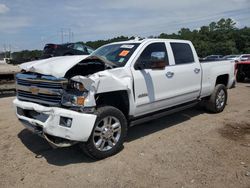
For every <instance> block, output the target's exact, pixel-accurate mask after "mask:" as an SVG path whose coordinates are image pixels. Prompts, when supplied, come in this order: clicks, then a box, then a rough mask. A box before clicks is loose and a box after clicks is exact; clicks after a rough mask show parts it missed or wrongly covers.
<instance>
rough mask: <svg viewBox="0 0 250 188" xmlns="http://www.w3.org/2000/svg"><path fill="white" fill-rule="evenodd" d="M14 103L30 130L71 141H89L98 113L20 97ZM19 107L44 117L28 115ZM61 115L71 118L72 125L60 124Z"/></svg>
mask: <svg viewBox="0 0 250 188" xmlns="http://www.w3.org/2000/svg"><path fill="white" fill-rule="evenodd" d="M13 103H14V105H15V107H16V115H17V117H18V119H19V120H21V122H23V124H24V125H25V127H30V130H32V131H33V132H35V133H38V132H39V133H41V132H42V133H43V134H44V133H45V134H48V135H51V136H55V137H59V138H63V139H67V140H70V141H80V142H85V141H87V140H88V138H89V136H90V135H91V132H92V129H93V127H94V124H95V121H96V115H94V114H85V113H80V112H75V111H72V110H67V109H63V108H58V107H45V106H42V105H39V104H36V103H32V102H24V101H20V100H18V99H15V100H14V101H13ZM18 108H19V109H21V110H31V111H34V112H37V113H40V114H43V118H41V117H40V118H38V117H39V116H34V117H30V116H26V115H25V114H21V113H19V112H18V110H17V109H18ZM36 117H37V118H36ZM44 117H45V118H44ZM61 117H67V118H71V119H72V124H71V127H65V126H62V125H60V118H61ZM27 124H29V126H27ZM32 127H33V128H32ZM37 130H39V131H37Z"/></svg>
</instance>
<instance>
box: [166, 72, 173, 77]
mask: <svg viewBox="0 0 250 188" xmlns="http://www.w3.org/2000/svg"><path fill="white" fill-rule="evenodd" d="M173 76H174V73H173V72H167V73H166V77H168V78H172V77H173Z"/></svg>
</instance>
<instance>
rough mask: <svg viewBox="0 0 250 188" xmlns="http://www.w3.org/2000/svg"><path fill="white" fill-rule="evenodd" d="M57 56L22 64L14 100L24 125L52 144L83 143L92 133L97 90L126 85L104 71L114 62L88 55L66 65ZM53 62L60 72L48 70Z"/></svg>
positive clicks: (113, 88) (57, 145) (17, 78)
mask: <svg viewBox="0 0 250 188" xmlns="http://www.w3.org/2000/svg"><path fill="white" fill-rule="evenodd" d="M60 59H61V58H56V59H52V60H51V61H48V60H47V61H46V66H45V65H44V64H43V63H41V62H39V61H38V62H36V63H28V64H26V65H25V64H24V65H21V68H22V70H23V71H22V73H19V74H17V75H16V90H17V98H16V99H15V100H14V101H13V103H14V105H15V106H16V114H17V117H18V118H19V119H20V120H21V121H22V123H23V124H24V125H25V127H26V128H28V129H29V130H31V131H32V132H35V133H36V134H39V135H41V136H43V137H44V138H45V139H46V140H47V141H48V142H49V143H50V144H52V145H53V146H56V147H65V146H70V145H73V144H75V143H77V142H86V141H87V140H88V138H89V136H90V135H91V132H92V129H93V127H94V124H95V120H96V118H97V116H96V115H95V109H96V99H95V95H96V94H97V93H98V92H108V91H112V90H124V89H127V86H126V84H124V83H122V81H121V80H119V79H118V78H116V77H115V76H113V75H112V74H110V73H109V72H106V71H104V70H106V69H112V68H114V67H113V66H114V65H112V63H109V62H105V60H103V59H102V58H99V57H95V56H94V57H93V56H90V57H85V58H84V59H81V58H80V62H79V58H78V59H77V58H75V57H74V58H72V59H71V61H69V62H68V64H66V65H63V64H62V65H59V64H58V62H59V60H60ZM67 59H68V60H69V58H68V57H67ZM41 61H44V60H41ZM49 62H50V63H49ZM37 63H38V64H41V65H40V66H39V65H37ZM44 63H45V62H44ZM54 64H58V69H60V71H58V70H56V69H55V70H50V69H49V67H50V66H52V67H53V68H55V65H54ZM60 66H61V67H60ZM65 67H66V68H65ZM45 72H50V73H51V74H50V75H47V74H44V73H45ZM119 74H120V75H122V72H119ZM111 82H112V84H110V83H111Z"/></svg>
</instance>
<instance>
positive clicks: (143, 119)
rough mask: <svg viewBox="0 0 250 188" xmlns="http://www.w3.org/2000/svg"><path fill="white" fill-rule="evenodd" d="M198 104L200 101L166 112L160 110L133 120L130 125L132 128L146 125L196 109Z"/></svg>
mask: <svg viewBox="0 0 250 188" xmlns="http://www.w3.org/2000/svg"><path fill="white" fill-rule="evenodd" d="M198 103H199V101H193V102H189V103H185V104H183V105H178V106H175V107H171V108H167V109H165V110H160V111H157V112H153V113H149V114H147V115H143V116H141V117H136V118H132V119H131V120H130V124H129V125H130V126H131V127H132V126H134V125H138V124H141V123H145V122H148V121H151V120H154V119H158V118H161V117H164V116H167V115H169V114H173V113H175V112H179V111H182V110H185V109H187V108H191V107H194V106H195V105H197V104H198Z"/></svg>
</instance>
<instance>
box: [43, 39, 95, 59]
mask: <svg viewBox="0 0 250 188" xmlns="http://www.w3.org/2000/svg"><path fill="white" fill-rule="evenodd" d="M93 51H94V49H93V48H91V47H89V46H87V45H85V44H83V43H81V42H77V43H65V44H46V45H45V47H44V49H43V55H42V58H49V57H55V56H65V55H88V54H91V53H92V52H93Z"/></svg>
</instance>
